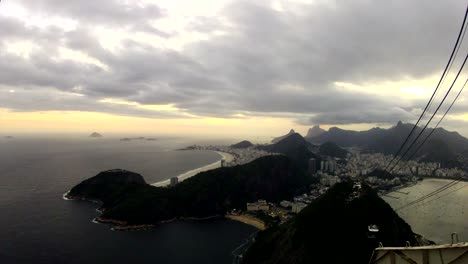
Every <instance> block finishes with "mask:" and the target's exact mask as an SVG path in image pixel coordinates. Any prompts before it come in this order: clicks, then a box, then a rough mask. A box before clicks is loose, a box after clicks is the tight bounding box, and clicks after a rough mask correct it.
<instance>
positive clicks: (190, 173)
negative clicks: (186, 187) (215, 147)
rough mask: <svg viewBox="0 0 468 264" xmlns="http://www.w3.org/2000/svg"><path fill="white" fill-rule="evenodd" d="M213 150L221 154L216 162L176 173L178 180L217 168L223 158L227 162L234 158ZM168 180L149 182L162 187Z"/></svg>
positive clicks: (167, 183) (168, 182)
mask: <svg viewBox="0 0 468 264" xmlns="http://www.w3.org/2000/svg"><path fill="white" fill-rule="evenodd" d="M214 152H216V153H218V154H219V155H220V156H221V159H220V160H218V161H216V162H213V163H211V164H208V165H205V166H202V167H199V168H196V169H193V170H189V171H186V172H184V173H182V174H179V175H177V176H176V177H177V178H178V179H179V182H181V181H183V180H186V179H188V178H190V177H193V176H195V175H197V174H198V173H200V172H204V171H209V170H213V169H217V168H219V167H221V160H223V159H224V160H226V161H227V162H230V161H232V160H233V159H234V157H233V156H232V154H230V153H226V152H221V151H214ZM170 181H171V180H170V179H167V180H164V181H159V182H155V183H151V185H152V186H156V187H164V186H168V185H169V184H170Z"/></svg>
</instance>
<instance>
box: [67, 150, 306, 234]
mask: <svg viewBox="0 0 468 264" xmlns="http://www.w3.org/2000/svg"><path fill="white" fill-rule="evenodd" d="M117 172H118V173H117ZM127 174H131V175H134V174H132V173H131V172H127V173H124V175H127ZM121 175H122V173H121V172H120V170H113V171H109V172H105V173H100V174H98V175H97V176H95V177H93V178H91V179H88V180H86V181H83V182H82V183H80V184H78V185H77V186H75V187H74V188H73V189H72V190H71V191H70V192H69V194H68V198H80V199H90V200H100V201H102V202H103V204H102V206H101V207H102V209H103V214H102V215H101V219H111V220H114V221H115V222H116V221H119V224H120V225H143V224H157V223H159V222H161V221H166V220H171V219H174V218H184V217H209V216H214V215H224V214H225V213H226V212H227V211H229V210H231V209H245V206H246V203H247V202H252V201H256V200H257V199H266V200H268V201H272V202H279V201H281V200H284V199H291V198H292V197H293V196H294V195H298V194H300V193H303V192H304V190H305V189H306V188H307V186H308V185H309V184H310V180H311V178H310V177H308V176H307V175H306V174H305V173H304V172H303V171H302V170H300V169H298V168H297V167H296V165H295V164H294V163H293V162H292V161H291V160H290V159H289V158H288V157H286V156H282V155H274V156H265V157H262V158H259V159H257V160H254V161H252V162H250V163H248V164H244V165H239V166H235V167H224V168H218V169H214V170H210V171H206V172H201V173H199V174H197V175H196V176H194V177H191V178H189V179H187V180H185V181H183V182H181V183H179V184H177V185H176V186H175V187H171V188H161V187H154V186H151V185H148V184H145V183H144V181H143V182H141V180H140V179H139V177H138V176H133V177H132V180H129V181H125V180H122V177H123V176H121ZM113 176H115V177H113ZM140 177H141V176H140Z"/></svg>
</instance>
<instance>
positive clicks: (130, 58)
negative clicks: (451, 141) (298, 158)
mask: <svg viewBox="0 0 468 264" xmlns="http://www.w3.org/2000/svg"><path fill="white" fill-rule="evenodd" d="M465 5H466V1H462V0H445V1H424V0H419V1H407V0H395V1H387V0H367V1H365V0H354V1H346V0H336V1H322V0H317V1H313V0H310V1H302V0H294V1H283V0H277V1H263V0H256V1H251V0H250V1H243V0H241V1H219V0H208V1H193V0H187V1H176V0H167V1H166V0H162V1H149V0H141V1H136V0H135V1H132V0H127V1H120V0H99V1H78V0H70V1H63V0H35V1H31V0H3V1H1V2H0V126H1V127H2V130H4V131H8V132H9V131H11V132H18V131H20V132H21V131H29V132H34V131H36V130H37V131H42V132H43V131H55V132H59V131H64V132H67V131H73V130H75V131H85V130H89V129H98V130H104V131H107V130H109V131H111V130H112V131H121V132H127V131H132V129H134V130H135V131H136V132H138V130H141V131H145V132H148V131H152V130H158V131H159V132H167V133H174V132H175V131H178V132H180V131H181V130H183V132H185V133H199V134H203V133H207V131H209V133H211V134H213V133H218V134H222V133H228V134H229V133H230V134H235V133H239V135H242V136H244V135H245V136H249V135H251V136H255V135H259V136H266V135H271V136H273V135H277V134H278V133H283V132H284V133H286V132H287V130H289V129H290V128H296V129H297V130H299V131H300V132H302V133H304V132H305V131H306V129H307V128H308V127H310V126H312V125H315V124H322V125H323V126H324V127H330V126H341V127H345V128H352V129H353V128H354V129H366V128H370V127H373V126H387V127H388V126H390V125H392V124H395V123H396V122H397V121H398V120H402V121H404V122H414V121H415V119H417V117H418V115H419V114H420V112H421V110H422V108H423V107H424V105H425V103H426V102H427V100H428V99H429V97H430V95H431V93H432V91H433V90H434V88H435V85H436V84H437V81H438V78H439V77H440V75H441V73H442V71H443V68H444V66H445V64H446V62H447V60H448V57H449V55H450V52H451V50H452V47H453V45H454V43H455V40H456V36H457V33H458V30H459V28H460V25H461V21H462V19H463V15H464V11H465V7H466V6H465ZM465 44H466V45H465ZM465 44H464V45H463V46H462V47H461V48H460V55H459V56H458V60H457V61H456V62H455V63H454V66H453V69H452V72H455V71H456V70H458V68H459V65H460V63H461V59H462V57H464V55H465V54H466V52H467V51H468V41H466V43H465ZM467 75H468V74H467V72H466V71H464V72H463V73H462V75H461V77H460V82H459V83H457V84H456V85H455V86H454V92H457V91H458V89H459V88H460V86H461V84H462V80H463V82H464V80H466V78H467ZM451 78H453V77H451ZM451 78H448V79H447V81H446V82H445V83H444V87H443V90H446V89H447V88H448V87H449V85H450V83H451V80H452V79H451ZM454 94H455V93H454ZM442 95H443V93H442V92H441V93H440V94H439V96H438V99H439V100H440V99H441V98H442ZM466 98H467V96H466V93H465V94H464V95H462V97H461V98H460V99H459V101H458V103H457V105H456V106H455V107H454V108H453V112H452V114H451V115H450V116H448V117H447V118H446V121H445V122H444V123H443V126H444V127H446V128H448V129H451V130H458V131H460V132H461V133H462V134H464V135H465V136H468V128H467V127H468V126H467V124H468V104H467V103H466ZM447 100H448V102H451V100H452V97H449V98H448V99H447ZM442 110H444V108H442ZM73 120H76V121H73ZM104 123H105V125H104ZM129 124H133V126H131V125H130V126H129ZM144 124H147V125H146V126H145V125H144Z"/></svg>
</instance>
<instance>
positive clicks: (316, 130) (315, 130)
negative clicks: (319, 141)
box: [306, 125, 326, 138]
mask: <svg viewBox="0 0 468 264" xmlns="http://www.w3.org/2000/svg"><path fill="white" fill-rule="evenodd" d="M325 132H326V131H325V130H323V129H322V128H320V125H315V126H313V127H312V128H309V131H307V136H306V137H307V138H313V137H318V136H320V135H322V134H323V133H325Z"/></svg>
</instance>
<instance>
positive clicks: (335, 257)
mask: <svg viewBox="0 0 468 264" xmlns="http://www.w3.org/2000/svg"><path fill="white" fill-rule="evenodd" d="M356 190H357V189H356V187H353V183H340V184H336V185H335V186H334V187H333V188H331V189H330V190H329V191H328V192H327V193H326V194H324V195H323V196H322V197H320V198H319V199H317V200H316V201H315V202H313V203H312V204H310V205H309V206H307V207H306V208H305V209H304V210H302V211H301V212H300V213H299V214H298V215H297V216H296V217H295V218H293V219H292V220H290V221H289V222H287V223H285V224H283V225H280V226H277V227H273V228H270V229H267V230H265V231H262V232H260V233H259V234H258V235H257V237H256V240H255V243H254V244H253V245H252V246H251V247H250V249H249V250H248V251H247V253H246V254H245V255H244V263H245V264H267V263H268V264H273V263H275V264H279V263H281V264H293V263H294V264H310V263H368V261H369V259H370V257H371V254H372V251H373V250H374V248H376V247H377V246H378V243H379V242H381V243H382V244H383V245H384V246H405V243H406V241H409V242H410V243H411V245H415V244H416V238H415V234H414V233H413V231H412V230H411V227H410V226H409V225H408V224H407V223H406V222H405V221H404V220H402V219H401V218H400V217H399V216H398V215H397V214H396V213H395V212H394V211H393V209H392V208H391V207H390V206H389V205H388V204H387V203H386V202H385V201H383V200H382V199H381V198H380V197H378V195H377V194H376V193H375V192H374V191H372V190H370V189H368V188H367V187H365V186H364V187H363V188H362V189H361V191H360V192H359V191H356ZM356 193H360V196H359V197H355V194H356ZM371 224H373V225H377V226H378V228H379V230H380V231H379V232H378V233H377V235H376V237H375V238H372V235H371V234H370V233H369V231H368V226H369V225H371Z"/></svg>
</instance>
